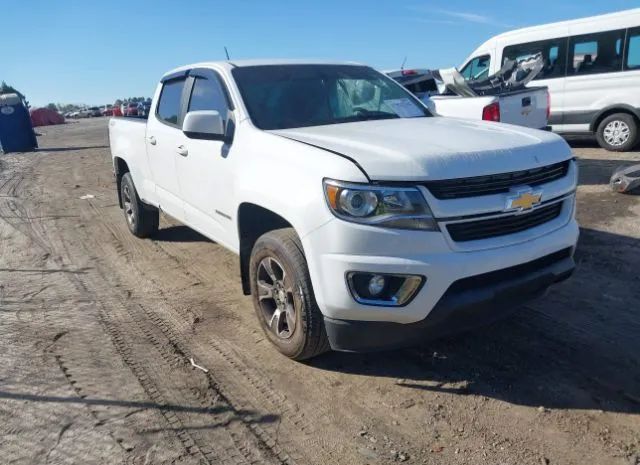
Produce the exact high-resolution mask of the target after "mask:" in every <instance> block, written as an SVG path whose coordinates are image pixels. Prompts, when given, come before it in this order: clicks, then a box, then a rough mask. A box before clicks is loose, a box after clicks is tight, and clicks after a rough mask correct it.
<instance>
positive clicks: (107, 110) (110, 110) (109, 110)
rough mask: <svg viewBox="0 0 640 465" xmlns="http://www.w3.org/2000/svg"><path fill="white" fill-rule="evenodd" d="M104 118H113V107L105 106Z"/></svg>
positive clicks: (103, 109)
mask: <svg viewBox="0 0 640 465" xmlns="http://www.w3.org/2000/svg"><path fill="white" fill-rule="evenodd" d="M101 114H102V116H113V105H105V106H104V108H102V110H101Z"/></svg>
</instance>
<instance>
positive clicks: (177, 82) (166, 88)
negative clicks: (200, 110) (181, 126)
mask: <svg viewBox="0 0 640 465" xmlns="http://www.w3.org/2000/svg"><path fill="white" fill-rule="evenodd" d="M184 83H185V79H184V78H180V79H173V80H171V81H166V82H165V83H164V85H163V86H162V92H161V93H160V100H159V101H158V110H157V116H158V119H159V120H160V121H162V122H164V123H167V124H171V125H173V126H178V121H179V119H180V102H181V100H182V90H183V89H184Z"/></svg>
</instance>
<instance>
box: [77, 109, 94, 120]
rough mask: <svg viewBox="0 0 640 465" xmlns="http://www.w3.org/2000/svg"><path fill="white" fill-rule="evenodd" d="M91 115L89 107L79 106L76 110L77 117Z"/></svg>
mask: <svg viewBox="0 0 640 465" xmlns="http://www.w3.org/2000/svg"><path fill="white" fill-rule="evenodd" d="M90 115H91V110H90V109H89V108H81V109H80V110H78V116H77V118H89V116H90Z"/></svg>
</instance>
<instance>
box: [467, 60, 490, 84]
mask: <svg viewBox="0 0 640 465" xmlns="http://www.w3.org/2000/svg"><path fill="white" fill-rule="evenodd" d="M490 65H491V57H490V56H489V55H482V56H479V57H475V58H474V59H473V60H471V61H470V62H469V63H467V65H466V66H465V67H464V68H462V70H461V71H460V74H462V76H463V77H464V78H465V79H466V80H467V81H475V80H477V79H483V78H486V77H487V76H488V75H489V66H490Z"/></svg>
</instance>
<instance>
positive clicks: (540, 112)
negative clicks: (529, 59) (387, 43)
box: [387, 69, 550, 129]
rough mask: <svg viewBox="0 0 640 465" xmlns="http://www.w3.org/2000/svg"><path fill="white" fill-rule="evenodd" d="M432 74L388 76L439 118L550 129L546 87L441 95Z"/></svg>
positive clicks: (406, 71)
mask: <svg viewBox="0 0 640 465" xmlns="http://www.w3.org/2000/svg"><path fill="white" fill-rule="evenodd" d="M432 73H433V72H432V71H429V70H425V69H403V70H398V71H389V72H387V75H388V76H389V77H391V78H393V79H395V80H396V81H398V82H399V83H400V84H402V85H403V86H405V87H406V88H407V89H408V90H409V91H410V92H412V93H413V94H414V95H415V96H416V97H418V98H419V99H420V100H421V101H422V102H423V103H424V104H425V105H426V106H427V108H429V110H430V111H431V112H433V113H435V114H436V115H439V116H452V117H455V118H468V119H475V120H484V121H494V122H501V123H507V124H515V125H517V126H524V127H527V128H532V129H548V120H549V109H550V101H549V90H548V89H547V88H546V87H522V88H519V89H517V90H511V91H505V92H500V93H496V94H493V95H466V96H462V95H456V94H454V93H452V92H447V93H445V94H440V93H439V90H438V87H437V85H436V80H435V79H434V77H433V74H432Z"/></svg>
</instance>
